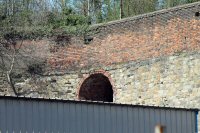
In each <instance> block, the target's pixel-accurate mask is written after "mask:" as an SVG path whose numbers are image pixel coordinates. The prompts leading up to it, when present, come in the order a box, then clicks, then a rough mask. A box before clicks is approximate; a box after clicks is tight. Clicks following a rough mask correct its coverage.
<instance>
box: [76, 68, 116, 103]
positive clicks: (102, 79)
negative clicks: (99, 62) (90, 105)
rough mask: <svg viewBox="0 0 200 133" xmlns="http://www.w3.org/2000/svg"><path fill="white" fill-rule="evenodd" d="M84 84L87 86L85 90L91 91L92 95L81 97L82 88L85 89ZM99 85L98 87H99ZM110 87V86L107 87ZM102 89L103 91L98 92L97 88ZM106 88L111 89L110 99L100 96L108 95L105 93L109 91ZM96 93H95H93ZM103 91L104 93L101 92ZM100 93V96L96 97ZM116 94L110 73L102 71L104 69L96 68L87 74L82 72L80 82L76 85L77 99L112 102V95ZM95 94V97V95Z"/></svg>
mask: <svg viewBox="0 0 200 133" xmlns="http://www.w3.org/2000/svg"><path fill="white" fill-rule="evenodd" d="M93 81H94V82H95V83H94V82H93ZM86 86H87V87H88V86H89V88H87V91H88V92H89V91H91V94H90V95H92V94H93V95H94V96H93V95H92V97H90V96H89V97H83V95H82V94H81V93H83V90H82V89H86ZM91 86H92V87H93V88H95V89H96V90H95V89H94V90H93V89H92V88H91ZM99 86H100V87H99ZM109 87H111V88H109ZM100 88H101V89H102V91H103V92H100V90H98V89H100ZM106 89H111V91H112V100H111V99H109V98H108V97H107V98H102V97H101V96H106V95H107V96H108V94H107V93H110V92H109V91H108V90H106ZM95 93H97V94H95ZM101 93H104V94H105V95H103V94H101ZM98 94H100V97H98V96H99V95H98ZM115 95H116V89H115V87H114V83H113V80H112V79H111V75H110V74H109V73H108V72H106V71H104V70H98V71H95V72H92V73H89V74H83V79H82V80H81V82H80V83H79V86H78V91H77V96H78V99H79V100H92V101H104V102H113V101H114V97H115ZM95 96H97V97H95Z"/></svg>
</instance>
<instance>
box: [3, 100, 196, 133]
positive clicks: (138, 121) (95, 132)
mask: <svg viewBox="0 0 200 133" xmlns="http://www.w3.org/2000/svg"><path fill="white" fill-rule="evenodd" d="M196 115H197V110H189V109H188V110H187V109H175V108H159V107H148V106H133V105H120V104H109V103H107V104H106V103H89V102H77V101H62V100H44V99H27V98H13V97H0V131H1V133H154V128H155V126H156V125H157V124H161V125H162V126H164V133H195V132H196V130H197V129H196V124H197V120H196V118H197V117H196Z"/></svg>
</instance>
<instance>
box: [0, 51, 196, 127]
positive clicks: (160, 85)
mask: <svg viewBox="0 0 200 133" xmlns="http://www.w3.org/2000/svg"><path fill="white" fill-rule="evenodd" d="M199 68H200V53H198V52H193V53H188V52H185V53H184V52H183V53H178V54H177V55H172V56H163V57H159V58H153V59H150V60H144V61H138V62H129V63H125V64H124V63H122V64H116V65H111V66H107V67H99V68H91V69H86V70H81V71H72V72H71V73H65V74H64V73H63V74H59V73H57V74H56V75H47V76H36V77H32V78H29V79H26V80H25V81H24V82H19V83H17V84H16V85H15V86H16V88H17V90H18V92H19V93H20V94H21V95H22V96H28V97H29V96H30V97H44V98H59V99H72V100H78V99H79V96H78V95H79V89H80V86H81V84H82V83H83V81H84V80H85V79H86V78H87V77H89V76H90V75H91V74H94V73H102V74H103V75H105V76H106V77H108V78H109V80H110V82H111V85H112V86H113V91H114V95H113V102H115V103H128V104H141V105H153V106H170V107H184V108H199V109H200V69H199ZM9 91H11V90H10V89H5V90H4V88H3V89H2V88H1V89H0V94H1V95H5V94H8V93H9V94H12V92H9ZM199 128H200V125H199Z"/></svg>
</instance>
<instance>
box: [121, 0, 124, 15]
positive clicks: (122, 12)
mask: <svg viewBox="0 0 200 133" xmlns="http://www.w3.org/2000/svg"><path fill="white" fill-rule="evenodd" d="M123 2H124V1H123V0H120V19H122V18H123V17H124V10H123Z"/></svg>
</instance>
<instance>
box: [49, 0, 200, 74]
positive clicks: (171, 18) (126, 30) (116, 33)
mask: <svg viewBox="0 0 200 133" xmlns="http://www.w3.org/2000/svg"><path fill="white" fill-rule="evenodd" d="M199 11H200V2H197V3H193V4H189V5H185V6H180V7H176V8H172V9H169V10H162V11H158V12H154V13H149V14H145V15H140V16H136V17H132V18H126V19H123V20H119V21H114V22H109V23H107V24H100V25H96V26H93V27H92V30H91V32H90V33H89V34H90V35H89V36H90V37H93V41H92V42H91V43H90V44H88V45H75V44H74V45H70V46H68V47H66V48H62V49H60V50H58V51H57V53H53V54H52V56H51V57H50V58H49V60H48V62H49V64H50V66H52V69H53V70H54V69H55V68H56V70H63V69H65V70H66V69H75V68H76V69H78V68H87V67H89V68H90V67H97V66H107V65H111V64H116V63H121V62H129V61H136V60H146V59H150V58H155V57H160V56H169V55H173V54H175V53H179V52H182V51H188V52H190V51H199V49H200V44H199V42H200V40H199V38H200V32H199V31H200V17H199V16H195V14H196V12H199Z"/></svg>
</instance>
